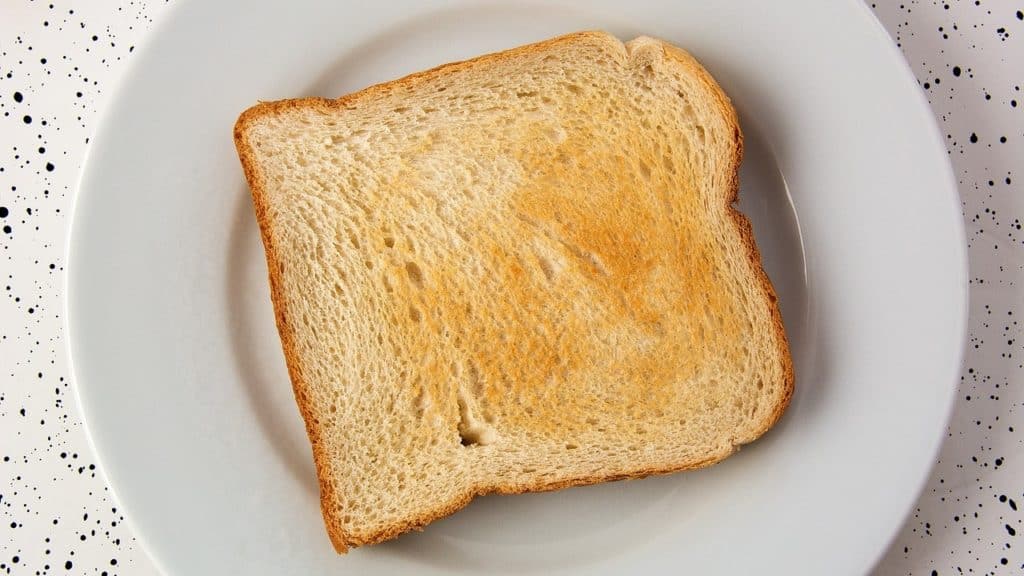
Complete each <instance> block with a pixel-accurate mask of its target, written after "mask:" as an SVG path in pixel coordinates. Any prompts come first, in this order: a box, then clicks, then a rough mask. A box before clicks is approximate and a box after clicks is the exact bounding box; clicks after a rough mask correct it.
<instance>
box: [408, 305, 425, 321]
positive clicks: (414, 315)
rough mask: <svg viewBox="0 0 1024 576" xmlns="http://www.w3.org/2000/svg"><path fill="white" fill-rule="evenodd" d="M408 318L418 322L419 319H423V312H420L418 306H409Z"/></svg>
mask: <svg viewBox="0 0 1024 576" xmlns="http://www.w3.org/2000/svg"><path fill="white" fill-rule="evenodd" d="M409 319H410V320H412V321H413V322H419V321H420V320H423V313H422V312H420V309H419V308H417V307H415V306H409Z"/></svg>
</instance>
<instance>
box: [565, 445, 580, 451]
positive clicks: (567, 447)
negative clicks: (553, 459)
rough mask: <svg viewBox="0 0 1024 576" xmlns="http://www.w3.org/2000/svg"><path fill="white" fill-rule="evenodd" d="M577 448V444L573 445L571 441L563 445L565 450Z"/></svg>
mask: <svg viewBox="0 0 1024 576" xmlns="http://www.w3.org/2000/svg"><path fill="white" fill-rule="evenodd" d="M577 448H579V446H577V445H575V444H571V443H570V444H566V445H565V449H566V450H575V449H577Z"/></svg>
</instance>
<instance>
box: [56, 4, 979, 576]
mask: <svg viewBox="0 0 1024 576" xmlns="http://www.w3.org/2000/svg"><path fill="white" fill-rule="evenodd" d="M583 28H604V29H607V30H609V31H611V32H613V33H615V34H617V35H619V36H620V37H621V38H630V37H633V36H635V35H637V34H640V33H644V34H649V35H655V36H660V37H663V38H666V39H668V40H671V41H673V42H675V43H677V44H678V45H680V46H682V47H684V48H686V49H688V50H690V51H691V52H693V53H694V54H695V55H696V56H697V57H698V58H699V59H700V60H701V61H702V62H703V63H704V64H705V65H706V66H707V67H708V68H709V69H710V70H711V71H712V73H713V74H714V75H715V77H716V78H718V79H719V81H720V82H721V84H722V85H723V87H724V88H725V89H726V91H727V92H728V93H729V94H730V95H731V96H732V97H733V99H734V100H735V102H736V105H737V107H738V109H739V110H740V113H741V116H742V118H741V120H742V125H743V128H744V130H745V132H746V135H747V158H746V161H745V163H744V166H743V172H742V190H741V195H742V209H743V210H744V211H745V212H746V213H747V214H748V215H750V216H751V217H752V219H753V220H754V224H755V230H756V234H757V239H758V242H759V244H760V246H761V248H762V250H763V252H764V258H765V264H766V266H767V269H768V271H769V274H770V275H771V277H772V279H773V280H774V282H775V284H776V286H777V288H778V290H779V292H780V295H781V302H782V306H783V314H784V317H785V322H786V327H787V330H788V332H789V335H790V337H791V340H792V345H793V353H794V359H795V363H796V374H797V389H796V395H795V397H794V400H793V403H792V405H791V407H790V408H789V411H788V413H787V414H786V416H785V418H784V419H783V421H782V422H781V423H780V424H779V425H778V427H777V428H776V429H775V430H773V431H772V432H771V433H770V434H769V435H768V436H766V437H765V438H764V439H762V440H761V441H759V442H757V443H756V444H754V445H753V446H751V447H749V448H748V449H746V450H744V451H743V452H742V453H740V454H739V455H737V456H735V457H733V458H730V459H729V460H727V461H726V462H724V463H723V464H721V465H719V466H715V467H714V468H712V469H709V470H705V471H700V472H694V473H684V474H678V475H673V476H666V477H658V478H652V479H648V480H642V481H634V482H625V483H613V484H607V485H601V486H594V487H589V488H577V489H572V490H566V491H562V492H557V493H550V494H540V495H527V496H514V497H509V496H506V497H486V498H482V499H479V500H477V501H476V502H474V503H473V504H471V505H470V506H469V507H468V508H467V509H466V510H464V511H462V512H459V513H458V514H456V515H455V516H453V517H451V518H449V519H447V520H443V521H440V522H437V523H436V524H433V525H431V526H429V527H428V528H427V530H426V531H425V532H423V533H418V534H411V535H406V536H403V537H401V538H400V539H398V540H397V541H395V542H392V543H389V544H385V545H381V546H376V547H370V548H365V549H359V550H356V551H354V552H352V553H351V554H349V555H348V556H345V557H338V556H335V554H334V552H333V551H332V550H331V547H330V544H329V543H328V540H327V537H326V535H325V532H324V529H323V526H322V524H321V520H320V512H319V509H318V505H317V494H316V482H315V477H314V471H313V466H312V460H311V455H310V449H309V447H308V445H307V442H306V438H305V435H304V431H303V427H302V422H301V420H300V418H299V414H298V411H297V409H296V408H295V406H294V402H293V399H292V397H291V390H290V385H289V382H288V379H287V375H286V372H285V369H284V362H283V358H282V354H281V352H280V347H279V343H278V339H277V334H276V331H275V329H274V323H273V316H272V313H271V308H270V303H269V297H268V288H267V282H266V276H265V263H264V261H263V256H262V249H261V246H260V241H259V237H258V234H257V231H256V227H255V223H254V219H253V215H252V209H251V205H250V200H249V197H248V193H247V189H246V186H245V183H244V181H243V178H242V173H241V169H240V168H239V164H238V160H237V158H236V156H235V151H234V148H233V145H232V140H231V129H232V125H233V123H234V120H235V118H236V117H237V115H238V114H239V113H240V112H241V111H242V110H244V109H245V108H246V107H248V106H249V105H251V104H253V103H254V102H255V101H256V100H258V99H263V100H269V99H277V98H285V97H294V96H301V95H323V96H337V95H341V94H343V93H346V92H349V91H352V90H355V89H357V88H360V87H363V86H365V85H367V84H369V83H372V82H376V81H383V80H386V79H391V78H394V77H397V76H399V75H402V74H404V73H408V72H412V71H416V70H420V69H423V68H426V67H428V66H431V65H435V64H440V63H442V62H446V61H450V60H454V59H461V58H465V57H469V56H473V55H477V54H480V53H483V52H487V51H494V50H498V49H503V48H508V47H512V46H515V45H518V44H522V43H525V42H529V41H533V40H539V39H542V38H545V37H548V36H552V35H555V34H558V33H563V32H569V31H573V30H578V29H583ZM794 207H795V215H796V216H798V217H799V222H800V224H799V226H797V224H796V218H795V216H794ZM963 246H964V236H963V230H962V221H961V216H960V209H959V201H958V198H957V195H956V189H955V187H954V183H953V180H952V176H951V172H950V169H949V165H948V162H947V159H946V153H945V151H944V148H943V145H942V142H941V140H940V137H939V134H938V132H937V130H936V128H935V126H934V124H933V121H932V118H931V115H930V113H929V111H928V109H927V106H926V104H925V101H924V99H923V97H922V95H921V93H920V92H919V90H918V88H917V86H916V84H915V82H914V80H913V78H912V77H911V75H910V73H909V71H908V69H907V68H906V66H905V64H904V62H903V60H902V59H901V56H900V54H899V53H898V51H897V50H896V49H895V47H894V46H893V45H892V42H891V41H890V40H889V38H888V37H887V36H886V35H885V33H884V32H883V31H882V29H881V27H880V26H879V25H878V24H877V23H876V22H875V21H874V19H873V17H872V16H871V14H870V12H869V11H868V10H867V9H866V8H865V7H864V6H863V5H861V4H860V3H859V2H856V1H854V0H848V1H833V2H820V1H819V0H800V1H796V0H794V1H790V2H782V3H775V2H773V3H769V4H766V3H761V2H753V1H750V2H743V1H740V0H730V1H719V2H714V3H711V2H681V3H677V2H657V1H654V0H650V1H644V0H631V1H630V2H625V3H623V2H616V1H611V0H607V1H599V2H590V3H586V4H583V3H577V4H574V5H570V4H569V3H568V2H564V1H556V2H547V3H545V4H543V5H541V4H523V3H520V2H502V3H497V2H491V3H487V4H470V3H466V2H416V3H412V2H408V3H404V4H397V3H392V2H377V3H376V4H374V5H372V6H359V7H356V6H355V3H348V2H317V1H312V0H309V1H299V2H288V3H283V2H280V3H279V2H270V1H267V2H250V1H244V0H233V1H230V2H228V1H225V2H216V3H212V2H185V3H183V4H182V5H181V6H180V7H179V8H177V9H176V10H175V11H174V12H173V13H172V14H171V15H169V16H168V18H167V19H166V21H165V22H164V23H163V25H162V26H161V27H160V28H159V29H158V30H156V31H155V32H154V33H153V34H152V38H151V40H150V41H149V43H148V45H147V46H145V47H144V49H143V50H141V51H140V53H139V54H137V55H136V56H135V63H134V67H133V69H132V71H131V72H130V74H128V76H127V77H126V80H125V81H124V83H123V86H122V87H121V89H120V91H119V93H118V94H117V95H116V97H115V98H114V100H113V102H112V105H111V108H110V110H109V113H108V114H107V116H106V119H105V122H104V123H103V124H102V125H101V128H100V130H99V132H98V134H97V136H96V139H95V144H94V145H93V148H92V151H91V154H90V157H89V160H88V163H87V167H86V170H85V172H84V175H83V178H82V182H81V188H80V190H79V196H78V198H77V203H76V210H75V217H74V225H73V232H72V235H71V240H70V248H69V250H70V255H69V258H70V263H71V267H70V270H69V274H68V277H69V280H68V308H69V314H68V324H69V327H68V334H69V338H70V342H71V350H72V354H73V358H74V363H75V370H74V372H75V380H76V385H77V390H78V393H79V398H80V401H81V406H82V410H83V413H84V417H85V419H86V422H87V426H88V430H89V432H90V434H91V438H92V440H93V442H94V444H95V448H96V450H97V452H98V453H99V457H100V460H101V462H102V463H103V468H104V470H105V471H106V473H107V475H108V477H109V479H110V482H111V484H112V486H113V487H114V490H115V493H116V495H117V497H118V499H119V500H120V501H121V502H122V503H123V505H124V507H125V508H126V509H127V511H128V514H129V516H130V518H131V520H132V522H133V523H134V525H135V526H137V527H138V530H139V533H140V539H141V540H142V541H143V542H144V544H145V546H146V548H147V549H148V550H149V552H150V553H151V554H152V555H153V557H154V558H155V559H156V561H157V563H158V564H159V565H160V566H161V567H162V568H163V569H164V571H165V572H167V573H168V574H171V575H222V574H249V575H258V574H268V575H270V574H273V575H282V574H295V575H317V574H374V573H380V574H389V573H394V572H396V571H415V572H416V573H418V574H431V573H471V572H476V571H486V572H499V573H500V572H544V573H564V574H569V573H573V574H577V573H578V574H583V573H587V574H594V573H608V574H615V573H622V572H624V571H626V570H631V571H633V570H636V571H639V570H642V569H650V570H657V571H658V572H663V571H666V570H668V569H674V570H684V569H685V571H686V572H688V573H691V574H755V573H756V574H761V575H772V574H785V575H787V576H788V575H795V574H814V575H818V574H838V575H842V574H863V573H864V572H866V571H868V570H869V569H870V567H871V566H872V564H873V563H874V561H875V559H876V558H877V557H878V556H879V554H880V553H881V552H882V551H883V548H884V546H885V545H886V543H887V542H888V541H889V539H890V537H891V535H892V534H893V532H894V531H895V529H896V528H897V527H898V525H899V524H900V521H901V519H902V518H903V517H904V515H905V513H906V512H907V511H908V509H909V507H910V506H911V504H912V503H913V500H914V498H915V495H916V494H917V492H918V490H919V489H920V487H921V485H922V482H923V480H924V478H925V475H926V474H927V472H928V469H929V467H930V465H931V463H932V461H933V457H934V455H935V453H936V448H937V446H938V445H939V442H940V440H941V437H942V434H943V428H944V425H945V421H946V416H947V413H948V410H949V407H950V404H951V400H952V394H953V391H954V388H955V380H956V376H957V371H958V367H959V358H960V351H961V348H962V341H963V333H964V317H965V310H966V305H965V299H966V265H965V254H964V248H963Z"/></svg>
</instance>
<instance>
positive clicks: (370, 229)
mask: <svg viewBox="0 0 1024 576" xmlns="http://www.w3.org/2000/svg"><path fill="white" fill-rule="evenodd" d="M235 142H236V145H237V147H238V154H239V156H240V158H241V161H242V165H243V167H244V169H245V175H246V178H247V179H248V182H249V185H250V187H251V189H252V196H253V202H254V204H255V208H256V216H257V218H258V220H259V226H260V231H261V233H262V236H263V243H264V246H265V248H266V255H267V264H268V268H269V271H270V285H271V293H272V296H273V302H274V309H275V311H276V316H277V327H278V330H279V332H280V335H281V342H282V345H283V347H284V353H285V357H286V359H287V363H288V369H289V372H290V375H291V380H292V384H293V387H294V391H295V397H296V400H297V402H298V405H299V408H300V410H301V412H302V416H303V418H304V419H305V422H306V429H307V431H308V433H309V437H310V440H311V441H312V444H313V453H314V455H315V459H316V467H317V471H318V474H319V480H320V494H321V503H322V508H323V516H324V519H325V521H326V525H327V530H328V532H329V534H330V537H331V541H332V542H333V543H334V546H335V548H336V549H337V550H338V551H339V552H345V551H346V550H348V548H350V547H353V546H360V545H363V544H372V543H376V542H380V541H382V540H386V539H389V538H393V537H395V536H397V535H398V534H401V533H402V532H405V531H407V530H410V529H416V528H420V527H422V526H424V525H426V524H427V523H429V522H431V521H433V520H435V519H438V518H441V517H443V516H446V515H448V514H451V513H453V512H455V511H456V510H458V509H460V508H462V507H463V506H465V505H466V504H467V503H468V502H469V501H470V500H471V499H472V498H473V497H474V496H476V495H478V494H486V493H492V492H500V493H519V492H527V491H539V490H552V489H557V488H563V487H567V486H576V485H582V484H590V483H595V482H603V481H608V480H617V479H623V478H637V477H642V476H646V475H649V474H661V473H667V472H673V471H677V470H686V469H691V468H700V467H703V466H708V465H710V464H713V463H715V462H718V461H719V460H721V459H723V458H725V457H726V456H729V455H730V454H732V453H733V452H735V451H736V449H737V447H738V446H740V445H741V444H745V443H748V442H751V441H753V440H754V439H756V438H757V437H759V436H760V435H762V434H763V433H764V432H765V431H766V430H768V429H769V428H770V427H771V426H772V425H773V424H774V423H775V422H776V421H777V420H778V419H779V417H780V415H781V414H782V412H783V410H784V409H785V407H786V405H787V403H788V402H789V398H790V396H791V394H792V390H793V369H792V362H791V360H790V354H789V349H788V345H787V342H786V336H785V333H784V331H783V326H782V320H781V316H780V314H779V309H778V306H777V304H776V297H775V293H774V290H773V289H772V286H771V284H770V283H769V280H768V278H767V276H766V275H765V273H764V271H763V270H762V268H761V264H760V257H759V255H758V252H757V248H756V246H755V245H754V237H753V234H752V232H751V227H750V224H749V222H748V221H747V219H746V218H744V217H743V216H742V215H741V214H740V213H739V212H737V211H736V209H735V208H734V203H735V201H736V195H737V185H738V178H737V171H738V168H739V163H740V157H741V155H742V136H741V134H740V129H739V126H738V124H737V119H736V114H735V112H734V111H733V108H732V106H731V104H730V102H729V99H728V98H727V97H726V95H725V94H724V93H723V92H722V90H721V89H720V88H719V86H718V85H717V84H716V83H715V81H714V80H713V79H712V78H711V76H710V75H709V74H708V73H707V71H705V70H704V68H702V67H701V66H700V64H698V63H697V62H696V61H695V60H694V59H693V58H692V57H691V56H689V55H688V54H687V53H685V52H683V51H682V50H680V49H678V48H675V47H674V46H671V45H669V44H667V43H665V42H662V41H659V40H654V39H651V38H646V37H641V38H637V39H635V40H633V41H631V42H628V43H626V44H623V43H622V42H620V41H619V40H617V39H616V38H614V37H612V36H610V35H608V34H604V33H599V32H584V33H577V34H571V35H568V36H563V37H559V38H555V39H552V40H548V41H546V42H541V43H539V44H533V45H529V46H524V47H521V48H517V49H514V50H509V51H507V52H501V53H498V54H492V55H488V56H483V57H480V58H477V59H474V60H470V61H467V62H459V63H455V64H449V65H446V66H442V67H440V68H435V69H433V70H430V71H427V72H423V73H420V74H415V75H412V76H408V77H406V78H403V79H400V80H396V81H394V82H389V83H386V84H381V85H377V86H373V87H370V88H367V89H366V90H363V91H361V92H357V93H355V94H351V95H349V96H345V97H342V98H339V99H337V100H325V99H319V98H306V99H300V100H286V101H281V102H268V103H261V104H258V105H256V106H254V107H252V108H250V109H249V110H247V111H245V113H243V114H242V116H241V117H240V118H239V120H238V123H237V125H236V127H235Z"/></svg>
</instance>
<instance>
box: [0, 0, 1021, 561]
mask: <svg viewBox="0 0 1024 576" xmlns="http://www.w3.org/2000/svg"><path fill="white" fill-rule="evenodd" d="M872 7H873V9H874V11H875V13H876V14H877V16H878V17H879V19H880V20H881V21H882V23H883V24H884V25H885V26H886V28H887V29H888V30H889V32H890V34H891V35H892V36H893V37H894V38H895V40H896V42H898V43H899V45H900V47H901V48H902V50H903V52H904V54H905V55H906V56H907V59H908V60H909V62H910V65H911V67H912V68H913V70H914V73H915V74H916V76H917V78H918V81H919V83H920V84H921V86H922V88H923V89H924V90H925V92H926V94H927V95H928V99H929V101H930V102H931V105H932V108H933V110H934V112H935V116H936V118H937V119H938V121H939V123H940V127H941V130H942V132H943V133H944V134H945V135H946V142H947V145H948V148H949V151H950V155H951V158H952V162H953V167H954V171H955V173H956V175H957V177H958V179H959V183H960V192H961V196H962V198H963V207H964V215H965V218H966V221H967V233H968V243H969V254H970V259H971V295H972V297H971V319H970V325H969V329H970V341H969V343H968V350H967V356H966V360H965V366H964V369H963V373H962V374H963V375H962V379H961V385H960V393H959V400H958V402H957V405H956V407H955V411H954V414H953V420H952V422H951V423H950V427H949V434H948V437H947V440H946V442H945V444H944V446H943V449H942V452H941V454H940V455H939V461H938V463H937V464H936V467H935V470H934V472H933V474H932V477H931V480H930V481H929V482H928V485H927V486H926V487H925V491H924V492H923V493H922V494H921V497H920V499H919V501H918V503H917V505H916V507H915V510H914V513H913V514H912V516H911V517H910V518H908V519H907V521H906V524H905V526H904V527H903V529H902V531H901V532H900V534H899V535H898V537H897V539H896V541H895V542H894V543H893V545H892V547H891V549H890V550H889V552H888V554H887V555H886V557H885V558H884V559H883V561H882V563H881V564H880V565H879V566H878V567H877V569H876V573H877V574H880V575H890V574H891V575H904V574H907V575H915V576H916V575H925V576H928V575H933V574H934V575H946V574H1013V573H1021V571H1024V544H1021V543H1020V542H1018V533H1021V534H1024V523H1022V515H1021V512H1020V510H1019V507H1020V506H1024V482H1021V480H1020V479H1021V478H1024V444H1022V441H1024V389H1022V384H1024V346H1022V345H1024V339H1022V338H1021V332H1022V327H1021V325H1020V324H1019V323H1018V322H1020V321H1022V318H1021V317H1020V316H1021V315H1024V289H1022V287H1021V285H1020V283H1021V282H1024V230H1022V226H1024V221H1022V220H1024V196H1022V195H1021V192H1022V183H1024V162H1022V159H1024V93H1022V92H1021V85H1022V84H1024V75H1022V74H1021V70H1024V14H1022V10H1024V4H1021V3H1020V2H1017V1H1015V0H1014V1H1011V0H981V1H975V0H966V1H957V0H946V1H943V0H930V1H927V2H923V1H922V2H918V1H916V0H905V2H904V3H902V4H901V3H900V2H898V1H897V0H890V1H888V2H878V3H876V4H872ZM168 10H173V3H171V4H170V5H168V4H165V3H157V2H154V3H147V2H138V1H136V2H128V3H126V2H120V1H114V0H102V1H100V0H95V1H92V2H89V3H84V2H73V1H72V2H67V1H63V2H62V1H60V0H53V3H52V4H51V3H49V2H47V1H46V0H43V1H28V0H9V1H5V2H4V6H3V9H2V10H0V12H2V17H0V229H2V231H0V276H2V281H0V285H2V286H3V297H2V298H0V378H2V380H0V382H2V385H0V530H3V535H2V536H0V573H7V574H65V573H66V574H109V575H113V574H122V575H153V574H157V572H156V570H155V568H153V566H152V564H151V563H150V562H149V560H148V558H147V556H146V553H145V551H144V550H142V549H141V548H140V546H139V545H138V544H137V543H136V542H135V540H134V538H133V536H132V528H131V526H130V519H127V520H126V518H125V516H124V513H123V511H122V510H120V509H119V508H118V505H117V503H116V502H114V501H113V500H112V498H111V497H110V496H109V494H108V491H107V488H106V485H105V482H104V479H103V477H102V474H101V473H100V471H99V470H97V468H96V465H95V459H94V457H93V456H92V452H91V449H90V446H89V443H88V439H87V438H86V436H85V433H84V431H83V429H82V427H81V425H80V423H79V420H78V414H77V408H76V406H75V402H74V395H73V393H72V390H71V388H70V384H69V382H68V362H67V357H66V353H65V349H64V342H63V334H62V322H63V318H62V316H63V310H62V298H63V294H62V284H63V274H64V272H63V271H64V242H65V237H66V232H67V226H68V218H67V215H68V211H69V209H70V206H71V198H72V196H73V192H74V185H75V181H76V178H77V174H78V170H79V167H80V166H81V163H82V160H83V158H84V154H85V151H86V148H87V144H88V140H89V136H90V135H91V133H92V129H93V128H94V126H95V121H96V118H97V111H98V110H100V109H102V107H103V106H104V104H105V102H106V100H107V96H108V95H109V94H110V92H111V91H112V90H113V89H114V88H115V86H116V81H117V79H118V77H119V76H120V74H121V73H122V72H123V71H124V69H125V67H126V65H127V64H128V63H129V62H130V61H131V59H132V56H131V55H132V52H133V50H134V47H135V46H136V45H138V44H139V42H140V41H142V39H143V36H144V35H145V34H146V33H147V31H148V30H150V29H151V28H152V27H153V25H154V24H155V23H158V21H159V20H160V18H161V17H163V16H164V15H165V14H166V13H167V12H168ZM181 81H182V82H187V81H188V79H187V78H182V79H181ZM851 81H870V79H869V78H865V79H851ZM880 209H884V207H880ZM907 225H908V226H913V221H912V219H911V220H908V221H907ZM835 497H836V498H844V497H847V496H846V495H843V494H836V495H835ZM822 505H823V506H827V505H828V503H827V502H823V503H822ZM196 521H197V522H202V518H196ZM835 521H836V522H843V521H844V520H843V518H836V519H835Z"/></svg>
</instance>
